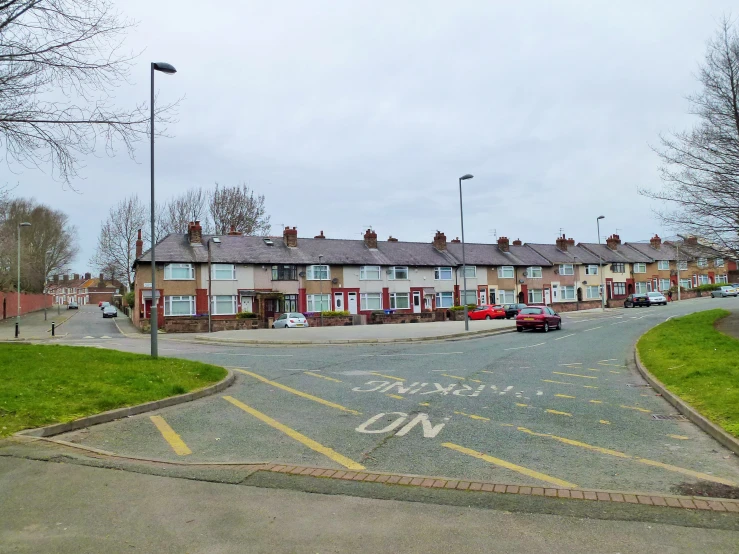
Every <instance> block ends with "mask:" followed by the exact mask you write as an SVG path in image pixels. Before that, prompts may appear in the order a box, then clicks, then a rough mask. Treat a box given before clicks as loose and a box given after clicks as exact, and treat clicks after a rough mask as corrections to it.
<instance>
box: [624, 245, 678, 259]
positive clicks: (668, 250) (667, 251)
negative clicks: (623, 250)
mask: <svg viewBox="0 0 739 554" xmlns="http://www.w3.org/2000/svg"><path fill="white" fill-rule="evenodd" d="M624 244H625V246H628V247H629V248H633V249H634V250H636V251H637V252H640V253H641V254H644V255H645V256H648V257H650V258H651V259H653V260H667V261H670V262H674V261H675V260H677V252H675V248H674V247H673V246H672V245H671V244H668V243H664V242H663V243H662V245H661V246H660V247H659V250H658V249H656V248H652V245H651V244H650V243H648V242H646V243H644V242H627V243H624ZM681 250H682V248H681ZM680 258H681V259H682V260H685V259H686V256H685V253H683V252H681V253H680Z"/></svg>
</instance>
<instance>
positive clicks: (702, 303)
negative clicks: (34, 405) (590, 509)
mask: <svg viewBox="0 0 739 554" xmlns="http://www.w3.org/2000/svg"><path fill="white" fill-rule="evenodd" d="M712 307H739V300H738V299H734V298H727V299H715V300H712V299H696V300H691V301H684V302H682V303H679V304H677V303H675V304H671V305H668V306H665V307H653V308H647V309H631V310H620V311H615V312H608V313H606V314H599V313H598V314H593V313H587V314H583V313H575V314H571V315H566V316H565V320H564V329H563V330H562V331H552V332H550V333H546V334H545V333H541V332H536V333H534V332H526V333H511V334H504V335H500V336H496V337H489V338H481V339H472V340H461V341H447V342H435V343H419V344H395V345H356V346H330V347H318V346H316V347H261V348H260V347H238V346H220V345H203V344H192V343H189V342H182V341H180V340H178V338H177V337H172V336H167V337H162V340H161V341H160V352H161V354H162V355H167V356H176V357H182V358H188V359H193V360H202V361H205V362H209V363H213V364H217V365H223V366H226V367H230V368H234V369H235V370H237V373H238V378H237V382H236V384H235V385H234V386H232V387H231V388H229V389H228V390H227V391H225V392H224V393H223V394H220V395H217V396H214V397H209V398H206V399H202V400H199V401H196V402H193V403H189V404H185V405H180V406H176V407H172V408H168V409H164V410H161V411H160V412H159V413H158V414H145V415H141V416H137V417H133V418H128V419H125V420H121V421H117V422H112V423H109V424H104V425H99V426H95V427H92V428H90V429H87V430H83V431H80V432H76V433H70V434H67V435H62V436H60V437H59V438H60V439H63V440H67V441H73V442H78V443H80V444H83V445H86V446H90V447H94V448H99V449H103V450H106V451H110V452H114V453H117V454H125V455H130V456H140V457H146V458H153V459H162V460H179V461H188V462H197V461H204V462H280V463H291V464H299V465H316V466H321V467H327V468H336V469H343V468H345V467H350V468H358V467H359V466H362V467H364V468H366V469H368V470H374V471H391V472H399V473H413V474H422V475H435V476H445V477H451V478H463V479H465V480H485V481H494V482H499V483H507V484H526V485H531V484H536V485H538V486H541V485H544V484H546V485H549V486H552V485H554V486H557V485H561V486H566V487H569V486H573V485H576V486H579V487H586V488H598V489H608V490H628V491H642V492H656V493H660V492H661V493H668V492H673V491H672V490H671V488H672V487H673V486H675V485H679V484H681V483H685V482H689V483H692V482H696V481H698V480H710V481H717V482H721V483H725V484H730V485H739V460H737V457H736V456H734V455H733V454H731V453H730V452H729V451H728V450H726V449H724V448H723V447H721V446H720V445H719V444H718V443H716V442H715V441H713V439H711V438H710V437H708V436H707V435H705V434H704V433H703V432H702V431H700V430H699V429H698V428H696V427H695V426H694V425H692V424H691V423H689V422H682V421H672V420H656V419H654V418H653V415H672V414H675V413H676V412H675V411H674V410H673V409H672V408H671V407H670V406H669V404H667V402H665V401H664V400H663V399H662V398H661V397H658V396H657V395H656V394H655V392H654V391H653V390H652V389H651V388H649V387H647V386H644V385H645V383H644V382H643V381H642V380H641V379H640V378H639V377H638V374H637V373H636V371H635V370H634V369H633V367H632V362H631V353H632V348H633V344H634V342H635V340H636V339H637V338H638V337H639V336H640V335H641V334H642V333H643V332H644V331H646V330H647V329H649V328H650V327H652V326H654V325H656V324H657V323H660V322H662V321H664V320H665V319H667V318H668V317H672V316H676V315H681V314H685V313H689V312H693V311H697V310H704V309H708V308H712ZM65 326H66V329H65V332H66V333H67V336H66V337H64V338H63V339H61V341H60V342H63V343H66V344H80V345H82V344H85V345H89V346H96V347H108V348H116V349H121V350H127V351H134V352H142V353H146V352H148V348H149V346H148V341H146V340H142V339H141V338H127V337H126V336H124V335H122V334H120V333H119V332H118V329H117V328H116V325H115V323H114V322H112V321H111V320H103V319H102V315H101V314H100V313H99V310H97V308H94V307H85V308H83V309H82V310H81V312H80V314H79V315H78V316H76V317H74V318H72V320H70V321H69V322H68V323H67V324H66V325H65ZM86 337H88V338H86ZM89 337H93V338H89ZM152 415H159V416H161V418H162V419H163V421H164V422H165V424H166V426H168V428H169V430H170V431H171V432H170V431H168V430H167V427H164V431H162V430H161V429H162V428H163V427H162V426H161V425H159V426H157V425H155V424H154V421H153V420H152V419H151V417H150V416H152ZM174 434H176V435H178V436H179V438H180V443H177V442H176V441H175V440H173V436H174ZM168 440H169V441H168ZM173 445H174V446H173ZM183 446H184V448H183Z"/></svg>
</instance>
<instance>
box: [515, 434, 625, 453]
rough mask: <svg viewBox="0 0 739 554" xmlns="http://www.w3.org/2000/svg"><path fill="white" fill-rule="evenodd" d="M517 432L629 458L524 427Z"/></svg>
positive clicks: (613, 451) (608, 450) (605, 449)
mask: <svg viewBox="0 0 739 554" xmlns="http://www.w3.org/2000/svg"><path fill="white" fill-rule="evenodd" d="M518 430H519V431H521V432H522V433H527V434H529V435H534V436H535V437H544V438H547V439H553V440H556V441H559V442H563V443H565V444H569V445H571V446H579V447H580V448H585V449H587V450H593V451H594V452H600V453H601V454H608V455H609V456H616V457H617V458H631V456H629V455H628V454H624V453H623V452H619V451H617V450H610V449H608V448H601V447H600V446H593V445H592V444H586V443H584V442H580V441H576V440H572V439H566V438H564V437H558V436H556V435H550V434H549V433H537V432H535V431H532V430H530V429H527V428H526V427H519V428H518Z"/></svg>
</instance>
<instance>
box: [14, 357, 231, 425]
mask: <svg viewBox="0 0 739 554" xmlns="http://www.w3.org/2000/svg"><path fill="white" fill-rule="evenodd" d="M0 368H1V369H0V374H1V376H0V437H2V436H7V435H10V434H12V433H15V432H17V431H20V430H22V429H28V428H32V427H40V426H43V425H49V424H51V423H60V422H65V421H70V420H73V419H77V418H80V417H84V416H88V415H91V414H97V413H100V412H104V411H106V410H112V409H114V408H121V407H124V406H133V405H136V404H141V403H142V402H149V401H151V400H160V399H162V398H166V397H168V396H174V395H177V394H182V393H185V392H189V391H191V390H195V389H199V388H202V387H204V386H206V385H209V384H211V383H214V382H217V381H220V380H221V379H223V378H224V377H225V376H226V370H224V369H223V368H220V367H215V366H212V365H208V364H203V363H200V362H191V361H187V360H177V359H169V358H160V359H158V360H153V359H151V358H150V357H148V356H143V355H140V354H128V353H125V352H117V351H115V350H102V349H98V348H80V347H73V346H39V345H29V344H0Z"/></svg>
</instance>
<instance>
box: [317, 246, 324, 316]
mask: <svg viewBox="0 0 739 554" xmlns="http://www.w3.org/2000/svg"><path fill="white" fill-rule="evenodd" d="M318 265H319V267H320V268H321V269H319V270H318V271H319V272H320V273H319V274H318V275H319V276H320V277H319V278H318V292H319V298H320V299H321V301H320V302H321V304H320V306H321V327H323V256H321V255H320V254H319V255H318Z"/></svg>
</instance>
